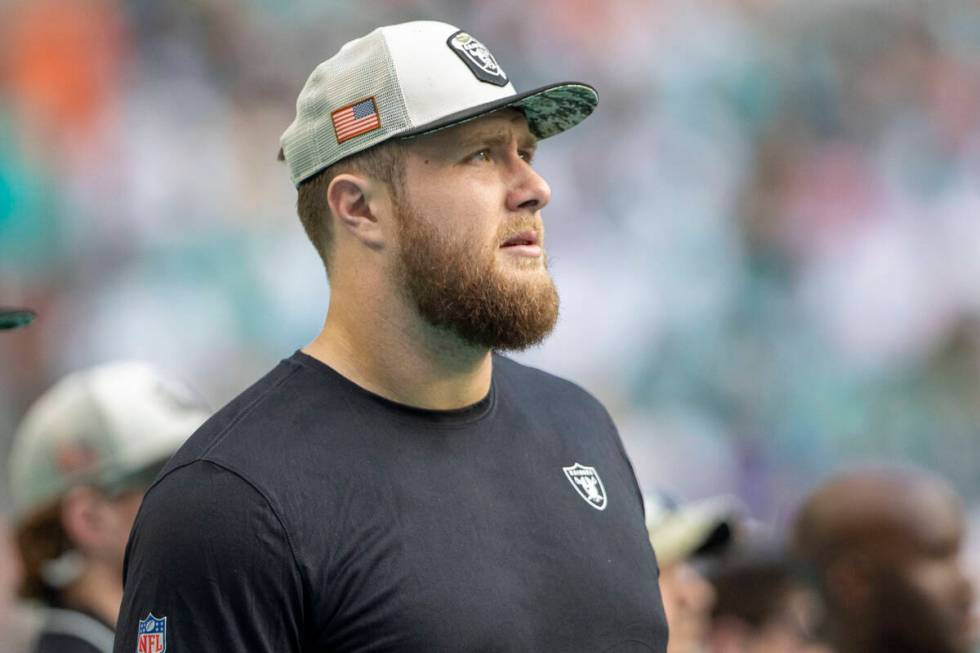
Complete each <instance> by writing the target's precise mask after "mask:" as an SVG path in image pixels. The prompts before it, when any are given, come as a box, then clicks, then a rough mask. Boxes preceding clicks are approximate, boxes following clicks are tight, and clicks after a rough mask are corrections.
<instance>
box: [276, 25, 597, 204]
mask: <svg viewBox="0 0 980 653" xmlns="http://www.w3.org/2000/svg"><path fill="white" fill-rule="evenodd" d="M598 101H599V96H598V94H597V93H596V91H595V89H594V88H592V87H591V86H589V85H588V84H582V83H578V82H562V83H558V84H551V85H548V86H545V87H542V88H538V89H535V90H533V91H528V92H526V93H521V94H518V93H517V92H516V91H515V90H514V86H513V85H512V84H511V83H510V80H509V79H508V78H507V74H506V73H505V72H504V70H503V68H501V67H500V65H499V64H498V63H497V60H496V59H495V58H494V56H493V55H492V54H491V53H490V51H489V50H488V49H487V48H486V46H484V45H483V44H482V43H481V42H480V41H478V40H477V39H476V38H474V37H473V36H471V35H470V34H468V33H467V32H464V31H462V30H459V29H457V28H456V27H453V26H452V25H448V24H446V23H440V22H436V21H415V22H411V23H402V24H399V25H389V26H386V27H379V28H378V29H376V30H374V31H373V32H371V33H370V34H368V35H367V36H364V37H361V38H359V39H355V40H353V41H350V42H349V43H347V44H345V45H344V46H343V47H342V48H341V49H340V51H339V52H338V53H337V54H336V55H334V56H333V57H331V58H330V59H327V60H326V61H324V62H323V63H321V64H320V65H319V66H317V67H316V69H315V70H314V71H313V74H311V75H310V78H309V79H308V80H307V81H306V85H305V86H304V87H303V90H302V91H301V92H300V94H299V99H298V100H297V101H296V119H295V120H293V123H292V124H291V125H290V126H289V127H288V128H287V129H286V131H285V133H283V135H282V138H281V139H280V144H281V145H282V149H283V154H284V155H285V157H286V163H287V164H288V166H289V174H290V177H291V178H292V180H293V183H294V184H295V185H297V186H298V185H299V184H300V182H302V181H303V180H304V179H307V178H308V177H311V176H312V175H314V174H316V173H317V172H319V171H320V170H323V169H324V168H326V167H327V166H329V165H332V164H334V163H336V162H337V161H340V160H341V159H343V158H345V157H348V156H350V155H352V154H355V153H357V152H360V151H362V150H365V149H367V148H369V147H371V146H372V145H377V144H378V143H381V142H383V141H386V140H388V139H390V138H392V137H395V136H397V137H410V136H417V135H419V134H424V133H427V132H431V131H435V130H437V129H442V128H444V127H449V126H452V125H455V124H458V123H461V122H465V121H467V120H472V119H473V118H477V117H479V116H482V115H484V114H487V113H490V112H491V111H496V110H497V109H502V108H504V107H516V108H518V109H520V110H521V111H523V112H524V115H525V117H526V118H527V121H528V125H529V127H530V129H531V132H532V133H533V134H534V135H535V136H537V137H538V138H547V137H549V136H553V135H555V134H557V133H559V132H562V131H565V130H566V129H568V128H570V127H573V126H574V125H577V124H578V123H579V122H581V121H582V120H584V119H585V118H586V117H587V116H588V115H589V114H590V113H592V111H593V110H594V109H595V107H596V104H598Z"/></svg>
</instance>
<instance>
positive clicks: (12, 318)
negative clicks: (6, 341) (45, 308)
mask: <svg viewBox="0 0 980 653" xmlns="http://www.w3.org/2000/svg"><path fill="white" fill-rule="evenodd" d="M35 317H37V313H35V312H34V311H32V310H29V309H26V308H0V330H6V329H17V328H19V327H22V326H27V325H28V324H30V323H31V322H33V321H34V318H35Z"/></svg>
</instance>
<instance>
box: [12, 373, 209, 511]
mask: <svg viewBox="0 0 980 653" xmlns="http://www.w3.org/2000/svg"><path fill="white" fill-rule="evenodd" d="M207 417H208V412H207V411H206V410H205V409H204V408H203V407H202V404H201V402H200V401H198V400H197V399H196V398H195V396H194V395H193V394H192V393H191V392H190V391H189V390H187V388H186V387H184V386H183V385H181V384H179V383H177V382H175V381H174V380H173V379H170V378H168V377H166V376H164V375H162V374H161V373H160V372H158V371H157V370H155V369H154V368H153V367H151V366H150V365H147V364H146V363H141V362H137V361H120V362H114V363H108V364H105V365H100V366H97V367H93V368H90V369H87V370H83V371H80V372H75V373H73V374H69V375H68V376H66V377H64V378H62V379H61V380H60V381H58V382H57V383H56V384H55V385H54V386H53V387H52V388H50V389H49V390H48V391H47V392H45V393H44V394H43V395H41V396H40V397H39V398H38V399H37V400H36V401H35V402H34V404H33V405H32V406H31V407H30V408H29V409H28V411H27V414H26V415H25V416H24V418H23V420H22V421H21V423H20V425H19V426H18V428H17V431H16V433H15V434H14V442H13V446H12V449H11V453H10V463H9V464H10V479H11V499H12V502H13V511H14V515H15V517H16V518H21V517H24V516H26V515H28V514H30V513H33V512H35V511H36V510H39V509H41V508H43V507H46V506H47V505H49V504H50V503H51V502H53V501H54V500H56V499H57V498H59V497H60V496H62V495H63V494H64V493H65V492H66V491H68V490H69V489H71V488H72V487H74V486H76V485H81V484H91V485H96V486H98V487H101V488H103V489H104V490H106V491H107V492H110V493H114V492H119V491H122V490H125V489H127V488H131V487H139V486H141V485H149V482H150V481H151V480H152V477H148V474H150V473H152V474H155V473H156V471H157V468H158V467H159V466H160V465H162V464H163V463H164V462H165V461H166V460H167V459H168V458H169V457H170V456H171V455H172V454H173V453H174V452H175V451H176V450H177V449H178V447H180V445H181V444H182V443H183V442H184V440H186V439H187V437H188V436H190V435H191V433H193V432H194V431H195V430H196V429H197V427H198V426H200V425H201V423H203V422H204V420H205V419H206V418H207Z"/></svg>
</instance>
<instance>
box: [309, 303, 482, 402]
mask: <svg viewBox="0 0 980 653" xmlns="http://www.w3.org/2000/svg"><path fill="white" fill-rule="evenodd" d="M375 297H377V298H376V299H374V300H373V301H372V300H361V298H358V300H357V301H345V300H344V297H343V293H338V292H334V293H332V294H331V297H330V308H329V310H328V312H327V318H326V320H325V321H324V325H323V330H322V331H321V332H320V334H319V335H318V336H317V337H316V338H315V339H314V340H313V342H311V343H310V344H309V345H307V346H306V347H304V348H303V351H304V352H305V353H307V354H309V355H310V356H313V357H314V358H316V359H318V360H320V361H322V362H324V363H326V364H327V365H329V366H330V367H332V368H333V369H334V370H336V371H337V372H338V373H339V374H341V375H343V376H344V377H346V378H348V379H349V380H350V381H352V382H353V383H356V384H357V385H359V386H361V387H362V388H364V389H366V390H369V391H370V392H373V393H375V394H377V395H380V396H382V397H384V398H386V399H390V400H392V401H396V402H398V403H402V404H406V405H409V406H415V407H417V408H427V409H432V410H451V409H454V408H463V407H465V406H469V405H471V404H474V403H476V402H478V401H480V400H481V399H483V398H484V397H485V396H486V394H487V393H488V392H489V391H490V379H491V373H492V358H491V356H490V352H489V351H488V350H487V349H484V348H481V347H474V346H472V345H470V344H468V343H465V342H463V341H462V340H460V338H459V337H458V336H456V335H455V334H453V333H451V332H449V331H447V330H445V329H440V328H436V327H433V326H431V325H429V324H428V323H426V322H425V321H424V320H422V318H421V317H419V316H418V315H417V313H416V312H415V311H414V310H412V309H411V308H409V307H408V306H406V305H405V301H404V300H402V299H401V298H400V297H397V296H394V293H389V294H387V296H384V297H380V296H375Z"/></svg>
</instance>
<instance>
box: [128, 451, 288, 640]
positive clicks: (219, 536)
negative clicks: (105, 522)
mask: <svg viewBox="0 0 980 653" xmlns="http://www.w3.org/2000/svg"><path fill="white" fill-rule="evenodd" d="M124 581H125V594H124V597H123V603H122V607H121V610H120V614H119V621H118V625H117V629H116V641H115V648H114V649H113V650H114V651H115V653H134V652H135V651H140V650H148V651H157V650H163V649H162V648H160V646H161V645H165V649H166V651H167V653H192V652H193V653H199V652H201V651H229V652H231V651H241V652H243V653H244V652H246V651H247V652H248V653H273V652H275V653H288V652H290V651H299V650H301V646H302V645H301V641H302V623H303V620H302V610H303V589H302V587H303V586H302V581H301V578H300V575H299V572H298V570H297V565H296V562H295V558H294V557H293V553H292V548H291V546H290V542H289V540H288V537H287V533H286V531H285V529H284V526H283V524H282V523H281V521H280V519H279V518H278V517H277V515H276V513H275V512H274V511H273V509H272V508H271V507H270V505H269V502H268V501H267V500H266V498H265V497H264V496H263V495H262V494H261V493H260V492H259V491H258V490H257V489H256V488H255V487H254V486H252V485H251V484H250V483H248V482H247V481H246V480H245V479H243V478H242V477H240V476H238V475H237V474H235V473H234V472H232V471H229V470H228V469H225V468H223V467H221V466H219V465H216V464H213V463H210V462H206V461H197V462H194V463H191V464H190V465H187V466H184V467H180V468H177V469H176V470H174V471H172V472H170V473H169V474H168V475H167V476H165V477H164V478H163V479H161V480H160V481H159V482H158V483H157V484H156V485H154V486H153V487H152V488H151V489H150V491H149V492H148V493H147V496H146V498H145V499H144V501H143V505H142V507H141V508H140V513H139V516H138V518H137V520H136V524H135V525H134V527H133V532H132V534H131V535H130V540H129V545H128V546H127V549H126V565H125V572H124ZM164 620H165V621H164ZM141 622H142V623H141ZM141 633H143V634H142V635H141ZM141 639H142V640H143V641H142V642H141ZM146 640H152V641H149V642H148V641H146ZM141 644H142V645H143V646H144V648H142V649H141V648H140V645H141Z"/></svg>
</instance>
